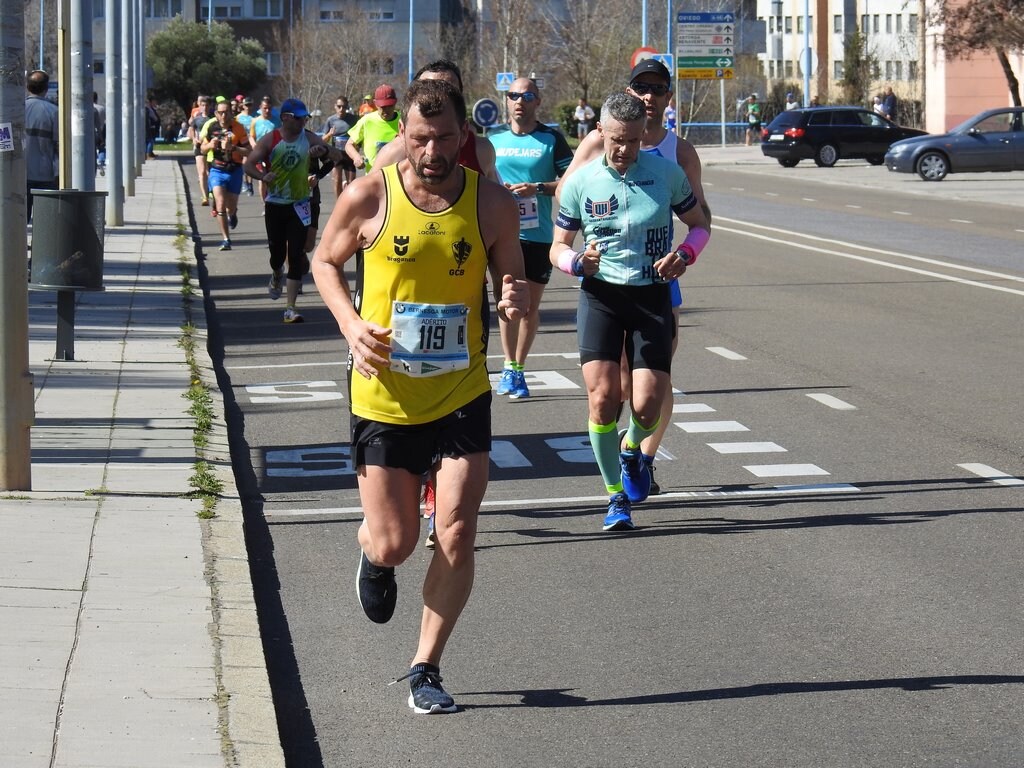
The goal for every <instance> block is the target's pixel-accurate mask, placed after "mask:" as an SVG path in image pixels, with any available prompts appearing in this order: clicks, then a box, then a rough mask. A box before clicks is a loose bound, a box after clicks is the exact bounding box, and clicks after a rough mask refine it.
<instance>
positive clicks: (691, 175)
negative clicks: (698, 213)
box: [676, 139, 711, 228]
mask: <svg viewBox="0 0 1024 768" xmlns="http://www.w3.org/2000/svg"><path fill="white" fill-rule="evenodd" d="M676 162H677V163H679V165H680V166H681V167H682V169H683V172H684V173H685V174H686V180H687V181H689V182H690V189H692V190H693V195H694V197H696V198H697V203H698V204H700V207H701V210H703V211H704V217H705V218H706V219H707V224H708V227H709V228H710V227H711V208H710V207H709V206H708V201H707V199H706V198H705V197H704V186H703V184H702V183H701V173H702V170H701V166H700V155H698V154H697V150H696V149H694V147H693V144H691V143H690V142H688V141H687V140H686V139H679V141H677V142H676Z"/></svg>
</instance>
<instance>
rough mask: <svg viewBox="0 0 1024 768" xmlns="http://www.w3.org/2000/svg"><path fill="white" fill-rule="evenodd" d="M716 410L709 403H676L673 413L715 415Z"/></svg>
mask: <svg viewBox="0 0 1024 768" xmlns="http://www.w3.org/2000/svg"><path fill="white" fill-rule="evenodd" d="M714 412H715V409H714V408H712V407H711V406H710V405H708V404H707V403H674V404H673V405H672V413H714Z"/></svg>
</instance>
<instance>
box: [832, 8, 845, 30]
mask: <svg viewBox="0 0 1024 768" xmlns="http://www.w3.org/2000/svg"><path fill="white" fill-rule="evenodd" d="M832 31H833V32H842V31H843V17H842V16H840V15H839V14H838V13H837V14H836V15H835V16H833V17H832Z"/></svg>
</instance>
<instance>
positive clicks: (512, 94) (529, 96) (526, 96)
mask: <svg viewBox="0 0 1024 768" xmlns="http://www.w3.org/2000/svg"><path fill="white" fill-rule="evenodd" d="M505 95H506V96H508V97H509V98H510V99H512V101H519V100H520V99H522V100H523V101H525V102H526V103H527V104H529V103H530V102H531V101H533V100H534V99H536V98H537V94H536V93H534V92H533V91H525V92H523V93H519V92H518V91H509V92H508V93H507V94H505Z"/></svg>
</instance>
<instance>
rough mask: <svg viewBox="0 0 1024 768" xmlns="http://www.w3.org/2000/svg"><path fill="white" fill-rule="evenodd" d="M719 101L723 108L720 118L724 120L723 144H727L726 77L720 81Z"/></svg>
mask: <svg viewBox="0 0 1024 768" xmlns="http://www.w3.org/2000/svg"><path fill="white" fill-rule="evenodd" d="M718 103H719V105H720V108H721V110H722V112H721V115H720V118H721V121H722V146H723V147H724V146H725V79H724V78H722V79H721V80H719V81H718Z"/></svg>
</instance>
